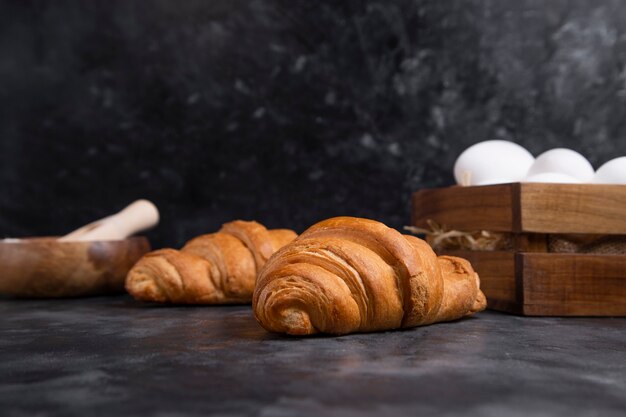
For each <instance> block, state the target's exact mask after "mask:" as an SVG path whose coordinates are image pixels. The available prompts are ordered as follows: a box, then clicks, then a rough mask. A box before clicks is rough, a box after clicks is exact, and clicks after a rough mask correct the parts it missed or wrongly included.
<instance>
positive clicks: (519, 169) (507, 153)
mask: <svg viewBox="0 0 626 417" xmlns="http://www.w3.org/2000/svg"><path fill="white" fill-rule="evenodd" d="M534 160H535V158H533V156H532V155H531V153H530V152H528V151H527V150H526V149H524V148H523V147H521V146H520V145H518V144H516V143H513V142H508V141H505V140H488V141H485V142H480V143H477V144H475V145H472V146H470V147H469V148H467V149H466V150H465V151H463V153H462V154H461V155H460V156H459V157H458V158H457V160H456V162H455V164H454V178H455V179H456V182H457V184H461V185H487V184H502V183H508V182H518V181H521V180H522V179H523V178H524V177H525V176H526V173H527V172H528V169H529V168H530V166H531V165H532V164H533V162H534Z"/></svg>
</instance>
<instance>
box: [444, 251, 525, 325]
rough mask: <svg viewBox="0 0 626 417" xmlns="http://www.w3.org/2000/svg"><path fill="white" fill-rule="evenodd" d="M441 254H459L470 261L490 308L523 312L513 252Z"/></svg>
mask: <svg viewBox="0 0 626 417" xmlns="http://www.w3.org/2000/svg"><path fill="white" fill-rule="evenodd" d="M439 255H448V256H458V257H460V258H465V259H467V260H468V261H470V263H471V264H472V267H473V268H474V270H475V271H476V272H477V273H478V276H479V277H480V289H481V290H482V291H483V293H484V294H485V296H486V297H487V306H488V307H489V308H490V309H493V310H499V311H506V312H509V313H516V314H520V313H521V312H522V304H521V300H520V289H519V288H518V287H517V285H516V279H515V254H514V253H513V252H486V251H485V252H483V251H445V252H442V253H439Z"/></svg>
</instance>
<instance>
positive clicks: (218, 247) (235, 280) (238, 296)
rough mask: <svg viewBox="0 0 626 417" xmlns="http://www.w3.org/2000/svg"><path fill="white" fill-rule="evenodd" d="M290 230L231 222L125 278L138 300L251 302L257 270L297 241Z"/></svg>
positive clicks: (147, 260) (156, 256) (159, 254)
mask: <svg viewBox="0 0 626 417" xmlns="http://www.w3.org/2000/svg"><path fill="white" fill-rule="evenodd" d="M296 236H297V234H296V233H295V232H294V231H292V230H288V229H274V230H268V229H266V228H265V227H264V226H263V225H261V224H259V223H257V222H254V221H242V220H236V221H233V222H230V223H226V224H224V225H223V226H222V228H221V229H220V230H219V231H218V232H217V233H211V234H207V235H202V236H198V237H196V238H195V239H192V240H190V241H189V242H187V244H186V245H185V246H184V247H183V248H182V249H181V250H179V251H178V250H174V249H160V250H157V251H154V252H150V253H148V254H147V255H145V256H144V257H143V258H141V259H140V260H139V262H137V264H136V265H135V266H134V267H133V268H132V269H131V270H130V272H129V273H128V276H127V278H126V289H127V291H128V292H129V293H130V294H131V295H132V296H133V297H135V298H136V299H138V300H142V301H152V302H161V303H176V304H242V303H250V301H251V300H252V293H253V291H254V285H255V281H256V275H257V271H258V270H259V269H260V268H261V267H262V266H263V265H264V264H265V263H266V262H267V260H268V259H269V258H270V256H272V254H273V253H274V252H276V251H277V250H278V249H280V248H281V247H283V246H284V245H286V244H287V243H289V242H291V241H292V240H293V239H295V238H296Z"/></svg>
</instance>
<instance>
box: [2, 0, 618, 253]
mask: <svg viewBox="0 0 626 417" xmlns="http://www.w3.org/2000/svg"><path fill="white" fill-rule="evenodd" d="M625 104H626V4H624V2H622V1H619V0H614V1H609V0H604V1H563V0H553V1H550V2H546V1H543V0H532V1H531V0H507V1H503V0H491V1H486V0H484V1H439V0H431V1H387V0H384V1H383V0H379V1H293V0H282V1H278V0H257V1H239V0H218V1H199V0H198V1H173V0H161V1H127V0H120V1H98V2H95V1H24V0H19V1H18V0H15V1H0V152H1V153H0V162H1V166H0V195H1V197H0V237H1V236H26V235H34V234H62V233H65V232H67V231H69V230H71V229H73V228H75V227H78V226H80V225H82V224H83V223H86V222H88V221H91V220H94V219H96V218H99V217H102V216H104V215H106V214H109V213H112V212H114V211H117V210H119V209H121V208H122V207H123V206H125V205H126V204H127V203H129V202H131V201H132V200H134V199H136V198H139V197H145V198H149V199H151V200H153V201H155V202H156V204H157V205H158V206H159V207H160V209H161V212H162V223H161V225H160V226H159V228H158V229H156V230H154V231H152V232H151V233H150V234H149V236H150V237H151V238H152V239H153V243H154V246H163V245H180V244H181V243H182V242H183V241H185V240H186V239H188V238H190V237H192V236H195V235H198V234H201V233H204V232H208V231H212V230H214V229H216V228H217V227H218V226H219V225H220V224H221V223H223V222H225V221H228V220H231V219H236V218H244V219H257V220H259V221H261V222H264V223H266V224H267V225H269V226H271V227H279V226H282V227H292V228H295V229H297V230H298V231H301V230H303V229H304V228H305V227H307V226H308V225H310V224H312V223H314V222H316V221H318V220H320V219H323V218H326V217H329V216H335V215H355V216H364V217H371V218H376V219H380V220H382V221H384V222H387V223H388V224H389V225H391V226H394V227H401V226H402V225H404V224H407V222H408V219H409V195H410V193H411V192H412V191H414V190H417V189H418V188H420V187H434V186H444V185H449V184H451V183H452V182H453V178H452V174H451V171H452V165H453V162H454V160H455V158H456V157H457V155H458V154H459V153H460V152H461V151H462V150H463V149H464V148H465V147H467V146H469V145H470V144H472V143H474V142H477V141H480V140H485V139H493V138H502V139H511V140H515V141H517V142H519V143H521V144H523V145H524V146H526V147H528V148H529V149H530V150H531V151H532V152H534V153H539V152H541V151H544V150H546V149H549V148H552V147H558V146H566V147H572V148H574V149H576V150H578V151H581V152H583V153H584V154H585V155H587V156H588V158H589V159H590V160H591V161H592V163H593V164H594V165H595V166H596V167H598V166H599V164H601V163H602V162H603V161H605V160H608V159H610V158H612V157H616V156H619V155H624V154H626V106H625Z"/></svg>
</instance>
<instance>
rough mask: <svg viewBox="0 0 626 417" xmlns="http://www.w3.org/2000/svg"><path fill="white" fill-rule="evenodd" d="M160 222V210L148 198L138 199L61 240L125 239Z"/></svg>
mask: <svg viewBox="0 0 626 417" xmlns="http://www.w3.org/2000/svg"><path fill="white" fill-rule="evenodd" d="M158 223H159V211H158V210H157V208H156V206H155V205H154V204H152V203H151V202H150V201H148V200H137V201H135V202H134V203H132V204H130V205H129V206H128V207H126V208H125V209H123V210H122V211H120V212H119V213H117V214H114V215H112V216H109V217H105V218H103V219H100V220H98V221H96V222H93V223H90V224H88V225H86V226H84V227H81V228H80V229H78V230H75V231H73V232H72V233H69V234H67V235H65V236H63V237H62V238H60V239H59V240H62V241H71V240H115V239H125V238H127V237H128V236H131V235H133V234H135V233H138V232H141V231H143V230H146V229H150V228H151V227H154V226H156V225H157V224H158Z"/></svg>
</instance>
